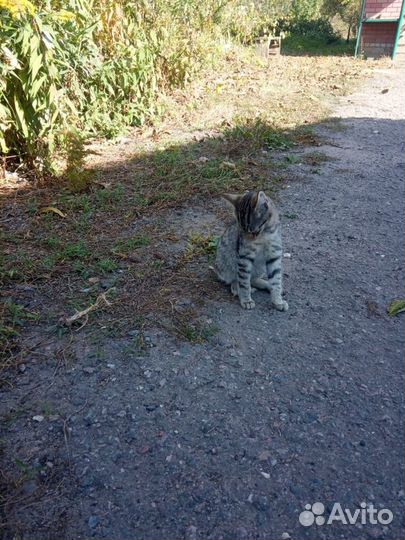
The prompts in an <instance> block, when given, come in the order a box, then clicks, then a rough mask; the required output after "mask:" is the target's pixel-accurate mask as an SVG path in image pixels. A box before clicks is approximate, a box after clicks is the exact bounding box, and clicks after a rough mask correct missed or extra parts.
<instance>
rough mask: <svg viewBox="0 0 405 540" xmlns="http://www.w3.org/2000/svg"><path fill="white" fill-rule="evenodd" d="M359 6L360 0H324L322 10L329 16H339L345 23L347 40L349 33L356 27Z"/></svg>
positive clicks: (347, 39)
mask: <svg viewBox="0 0 405 540" xmlns="http://www.w3.org/2000/svg"><path fill="white" fill-rule="evenodd" d="M360 6H361V0H325V1H324V4H323V8H322V12H323V13H324V14H325V15H327V16H329V17H334V16H335V15H339V16H340V18H341V19H342V21H343V22H344V23H346V24H347V37H346V41H349V39H350V35H351V33H352V32H353V31H355V30H356V27H357V22H358V19H359V15H360Z"/></svg>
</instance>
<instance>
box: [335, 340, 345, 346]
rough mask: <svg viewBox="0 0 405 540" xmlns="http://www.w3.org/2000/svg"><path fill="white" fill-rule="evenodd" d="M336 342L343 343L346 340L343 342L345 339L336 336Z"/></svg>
mask: <svg viewBox="0 0 405 540" xmlns="http://www.w3.org/2000/svg"><path fill="white" fill-rule="evenodd" d="M335 343H337V344H338V345H342V343H344V342H343V339H340V338H336V339H335Z"/></svg>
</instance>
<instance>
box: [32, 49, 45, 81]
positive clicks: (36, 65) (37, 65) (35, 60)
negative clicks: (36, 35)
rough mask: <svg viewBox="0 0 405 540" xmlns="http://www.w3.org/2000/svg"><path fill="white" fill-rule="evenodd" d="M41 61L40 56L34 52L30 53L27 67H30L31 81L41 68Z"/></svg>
mask: <svg viewBox="0 0 405 540" xmlns="http://www.w3.org/2000/svg"><path fill="white" fill-rule="evenodd" d="M42 60H43V58H42V55H41V54H38V53H37V52H36V51H35V52H34V51H33V52H32V53H31V57H30V63H29V65H30V71H31V79H32V80H33V81H35V79H36V76H37V74H38V71H39V70H40V69H41V67H42Z"/></svg>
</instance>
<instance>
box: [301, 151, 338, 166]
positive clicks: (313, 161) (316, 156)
mask: <svg viewBox="0 0 405 540" xmlns="http://www.w3.org/2000/svg"><path fill="white" fill-rule="evenodd" d="M331 160H332V158H331V157H330V156H327V155H326V154H324V153H323V152H311V153H309V154H306V155H305V156H304V161H305V163H308V165H312V166H313V167H314V166H315V165H320V164H321V163H325V162H326V161H331Z"/></svg>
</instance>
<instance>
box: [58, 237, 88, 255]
mask: <svg viewBox="0 0 405 540" xmlns="http://www.w3.org/2000/svg"><path fill="white" fill-rule="evenodd" d="M62 253H63V256H64V257H67V258H68V259H85V258H87V257H88V256H89V255H90V250H89V248H88V247H87V246H86V244H85V243H84V242H83V240H79V241H78V242H74V243H69V244H66V246H65V247H64V249H63V252H62Z"/></svg>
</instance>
